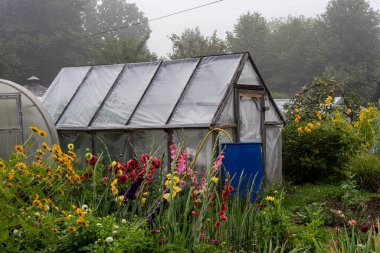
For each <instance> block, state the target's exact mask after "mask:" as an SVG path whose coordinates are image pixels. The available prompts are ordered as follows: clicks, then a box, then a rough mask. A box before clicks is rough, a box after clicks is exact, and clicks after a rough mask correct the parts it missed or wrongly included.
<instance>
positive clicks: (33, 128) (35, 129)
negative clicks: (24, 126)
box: [29, 126, 39, 133]
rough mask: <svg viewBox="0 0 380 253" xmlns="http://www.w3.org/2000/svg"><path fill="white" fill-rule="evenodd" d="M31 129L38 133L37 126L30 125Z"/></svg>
mask: <svg viewBox="0 0 380 253" xmlns="http://www.w3.org/2000/svg"><path fill="white" fill-rule="evenodd" d="M29 128H30V129H32V131H33V132H35V133H38V131H39V129H38V128H37V127H36V126H30V127H29Z"/></svg>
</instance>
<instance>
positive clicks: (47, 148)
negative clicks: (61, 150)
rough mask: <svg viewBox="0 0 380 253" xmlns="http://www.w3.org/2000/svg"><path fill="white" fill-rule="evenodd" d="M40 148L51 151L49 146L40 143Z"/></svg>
mask: <svg viewBox="0 0 380 253" xmlns="http://www.w3.org/2000/svg"><path fill="white" fill-rule="evenodd" d="M42 147H43V148H44V149H46V150H47V151H51V149H50V147H49V145H47V143H46V142H42Z"/></svg>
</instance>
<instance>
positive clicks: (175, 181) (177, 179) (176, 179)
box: [174, 177, 181, 185]
mask: <svg viewBox="0 0 380 253" xmlns="http://www.w3.org/2000/svg"><path fill="white" fill-rule="evenodd" d="M180 181H181V179H179V177H174V184H175V185H176V184H178V183H179V182H180Z"/></svg>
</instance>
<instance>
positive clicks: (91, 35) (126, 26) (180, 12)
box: [79, 0, 224, 39]
mask: <svg viewBox="0 0 380 253" xmlns="http://www.w3.org/2000/svg"><path fill="white" fill-rule="evenodd" d="M223 1H224V0H217V1H214V2H210V3H207V4H202V5H198V6H195V7H192V8H190V9H186V10H182V11H177V12H174V13H171V14H167V15H164V16H161V17H157V18H153V19H148V20H145V21H141V22H137V23H132V24H129V25H125V26H120V27H118V28H113V29H110V30H106V31H101V32H97V33H93V34H90V35H88V36H84V37H81V38H79V39H86V38H91V37H94V36H98V35H102V34H106V33H110V32H115V31H119V30H122V29H126V28H130V27H134V26H138V25H142V24H145V23H148V22H152V21H156V20H160V19H164V18H167V17H171V16H175V15H178V14H182V13H185V12H189V11H192V10H196V9H200V8H203V7H206V6H209V5H213V4H216V3H219V2H223Z"/></svg>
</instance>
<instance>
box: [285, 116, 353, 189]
mask: <svg viewBox="0 0 380 253" xmlns="http://www.w3.org/2000/svg"><path fill="white" fill-rule="evenodd" d="M305 127H307V125H304V126H302V124H299V125H296V124H293V123H290V124H288V125H287V126H286V127H285V129H284V132H283V159H284V161H283V162H284V174H285V176H286V177H287V178H288V179H290V180H292V181H294V182H296V183H305V182H316V181H326V180H329V179H333V178H337V177H340V176H341V170H340V168H341V167H342V166H343V165H344V164H345V162H346V161H347V159H348V158H349V157H350V156H351V155H352V154H353V152H354V151H356V150H357V148H358V146H359V140H358V138H357V136H356V135H355V134H354V132H353V130H352V129H351V128H350V127H348V126H346V125H344V124H331V123H322V124H321V125H320V126H317V125H315V126H314V124H313V129H312V130H310V132H309V133H308V132H306V131H304V129H305ZM299 129H302V131H303V132H302V133H301V130H299ZM307 129H310V128H307Z"/></svg>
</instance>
